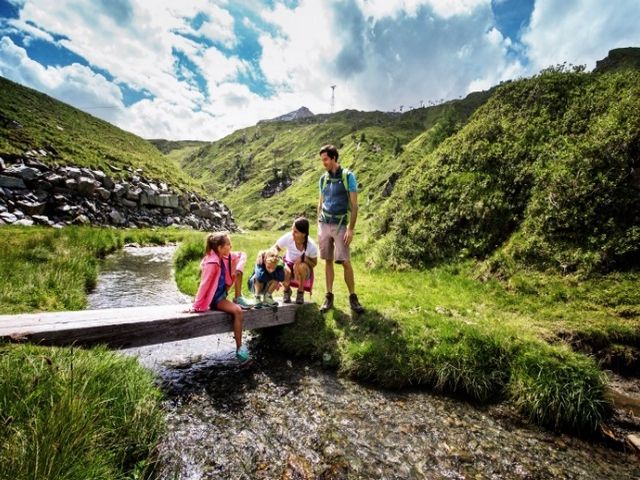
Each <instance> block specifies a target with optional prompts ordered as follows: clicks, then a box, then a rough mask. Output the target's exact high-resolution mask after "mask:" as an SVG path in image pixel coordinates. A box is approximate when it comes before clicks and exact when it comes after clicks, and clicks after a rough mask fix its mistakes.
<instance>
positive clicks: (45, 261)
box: [0, 227, 201, 480]
mask: <svg viewBox="0 0 640 480" xmlns="http://www.w3.org/2000/svg"><path fill="white" fill-rule="evenodd" d="M189 235H195V236H196V237H197V238H200V236H201V234H200V233H194V232H190V231H182V230H169V229H162V230H115V229H105V228H90V227H67V228H64V229H52V228H39V227H27V228H25V227H20V228H18V227H3V228H0V276H1V278H2V280H3V281H2V283H0V313H3V314H6V313H17V312H29V311H45V310H75V309H81V308H84V307H85V305H86V294H87V292H88V291H89V290H90V289H91V288H92V287H93V286H94V285H95V283H96V279H97V275H98V269H99V261H100V258H101V257H103V256H104V255H106V254H108V253H109V252H111V251H114V250H116V249H118V248H121V247H122V246H123V245H124V244H125V243H130V242H136V243H139V244H164V243H167V242H173V241H178V240H181V239H182V238H185V237H188V236H189ZM159 400H160V392H159V390H158V389H157V388H156V387H155V386H154V381H153V376H152V375H151V373H149V372H147V371H146V370H144V369H143V368H142V367H140V366H139V365H138V363H137V361H136V360H134V359H132V358H127V357H122V356H119V355H116V354H113V353H111V352H108V351H106V350H104V349H100V348H99V349H91V350H83V349H72V348H43V347H34V346H18V345H6V344H5V345H0V438H2V442H1V443H0V478H1V479H5V478H6V479H23V478H30V479H62V478H64V479H68V480H75V479H78V480H84V479H87V478H91V479H105V480H107V479H109V480H111V479H120V478H143V477H144V475H145V472H148V471H149V470H150V469H151V468H152V465H151V464H150V461H151V460H150V459H152V458H153V448H154V446H155V444H156V441H157V438H158V435H159V433H160V431H161V429H162V426H163V422H164V421H163V414H162V411H161V407H160V402H159Z"/></svg>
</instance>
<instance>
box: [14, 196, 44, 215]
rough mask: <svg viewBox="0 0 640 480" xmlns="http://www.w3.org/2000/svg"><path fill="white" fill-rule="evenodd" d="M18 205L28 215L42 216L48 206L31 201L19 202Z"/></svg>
mask: <svg viewBox="0 0 640 480" xmlns="http://www.w3.org/2000/svg"><path fill="white" fill-rule="evenodd" d="M16 205H17V206H18V207H20V210H22V211H23V212H24V213H26V214H27V215H41V214H42V213H44V209H45V208H46V206H47V204H46V203H45V202H33V201H29V200H19V201H18V202H16Z"/></svg>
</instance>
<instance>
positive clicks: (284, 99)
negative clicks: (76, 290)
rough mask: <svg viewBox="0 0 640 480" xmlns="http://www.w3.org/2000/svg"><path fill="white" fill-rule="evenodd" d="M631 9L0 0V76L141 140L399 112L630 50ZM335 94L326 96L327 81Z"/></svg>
mask: <svg viewBox="0 0 640 480" xmlns="http://www.w3.org/2000/svg"><path fill="white" fill-rule="evenodd" d="M638 24H640V1H639V0H616V1H611V0H561V1H558V0H208V1H207V0H180V1H175V0H0V75H2V76H3V77H5V78H8V79H10V80H13V81H15V82H18V83H20V84H22V85H25V86H28V87H31V88H34V89H36V90H38V91H40V92H43V93H46V94H48V95H50V96H52V97H54V98H57V99H59V100H61V101H63V102H66V103H68V104H70V105H73V106H74V107H77V108H79V109H81V110H84V111H86V112H88V113H90V114H92V115H94V116H97V117H100V118H102V119H104V120H107V121H108V122H110V123H112V124H114V125H117V126H118V127H120V128H122V129H124V130H127V131H130V132H133V133H135V134H137V135H140V136H142V137H144V138H165V139H169V140H186V139H191V140H206V141H213V140H217V139H219V138H222V137H224V136H225V135H228V134H229V133H231V132H233V131H235V130H237V129H239V128H244V127H247V126H250V125H254V124H255V123H257V122H258V121H259V120H263V119H268V118H273V117H276V116H279V115H282V114H285V113H288V112H290V111H293V110H296V109H298V108H300V107H301V106H306V107H307V108H309V109H310V110H311V111H312V112H313V113H329V112H331V110H332V94H333V95H334V96H333V108H334V111H339V110H344V109H357V110H381V111H400V110H401V109H402V111H406V110H408V109H410V108H418V107H420V106H421V105H424V106H428V105H430V104H434V103H439V102H442V101H444V100H450V99H455V98H460V97H464V96H465V95H467V94H468V93H470V92H472V91H478V90H484V89H487V88H490V87H491V86H493V85H496V84H498V83H500V82H501V81H505V80H509V79H516V78H522V77H529V76H531V75H534V74H536V73H537V72H539V71H540V70H541V69H543V68H546V67H549V66H553V65H557V64H560V63H564V62H566V63H568V64H573V65H586V67H587V69H588V70H591V69H593V67H594V66H595V62H596V61H597V60H599V59H602V58H604V57H605V56H606V55H607V52H608V51H609V50H610V49H613V48H618V47H629V46H636V47H640V28H638V27H637V25H638ZM334 85H335V88H334V89H332V88H331V87H332V86H334Z"/></svg>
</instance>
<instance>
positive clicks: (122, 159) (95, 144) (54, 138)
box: [0, 77, 202, 192]
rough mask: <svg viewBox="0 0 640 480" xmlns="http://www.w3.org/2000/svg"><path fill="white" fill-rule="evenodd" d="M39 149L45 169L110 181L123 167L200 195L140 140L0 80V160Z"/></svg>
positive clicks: (174, 165)
mask: <svg viewBox="0 0 640 480" xmlns="http://www.w3.org/2000/svg"><path fill="white" fill-rule="evenodd" d="M41 149H42V150H44V151H46V152H48V153H47V155H46V156H40V157H39V160H40V161H41V162H43V163H46V164H51V163H54V162H55V163H57V164H73V165H78V166H81V167H89V168H92V169H100V170H103V171H104V172H105V173H107V174H109V175H111V176H112V177H115V178H118V177H122V176H124V175H125V174H126V172H125V171H124V170H125V169H126V168H127V167H130V168H132V169H142V170H143V174H144V175H145V176H146V177H149V178H152V179H154V180H157V181H160V182H165V183H167V184H169V185H172V186H173V187H174V188H176V189H178V190H196V191H200V192H201V191H202V189H201V187H200V185H199V183H198V182H197V181H195V180H194V179H193V178H191V177H190V176H189V175H186V174H185V173H184V172H183V171H182V169H181V168H180V166H179V165H178V163H177V162H175V161H173V160H170V159H168V158H167V157H165V156H164V155H162V154H161V153H160V152H159V151H158V149H157V148H155V147H154V146H153V145H151V144H150V143H149V142H147V141H146V140H144V139H142V138H140V137H137V136H136V135H133V134H132V133H129V132H125V131H124V130H121V129H119V128H117V127H114V126H113V125H111V124H109V123H107V122H105V121H103V120H100V119H98V118H96V117H93V116H91V115H89V114H87V113H84V112H81V111H80V110H78V109H75V108H73V107H71V106H69V105H67V104H65V103H62V102H59V101H57V100H54V99H53V98H51V97H49V96H47V95H44V94H42V93H39V92H36V91H35V90H32V89H30V88H26V87H23V86H21V85H18V84H16V83H14V82H11V81H9V80H7V79H5V78H2V77H0V157H4V158H5V159H7V158H11V157H12V156H19V155H22V154H24V153H25V152H28V151H30V150H41Z"/></svg>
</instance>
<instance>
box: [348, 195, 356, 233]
mask: <svg viewBox="0 0 640 480" xmlns="http://www.w3.org/2000/svg"><path fill="white" fill-rule="evenodd" d="M349 202H350V203H351V218H349V230H354V229H355V228H356V220H357V219H358V193H357V192H349Z"/></svg>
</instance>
